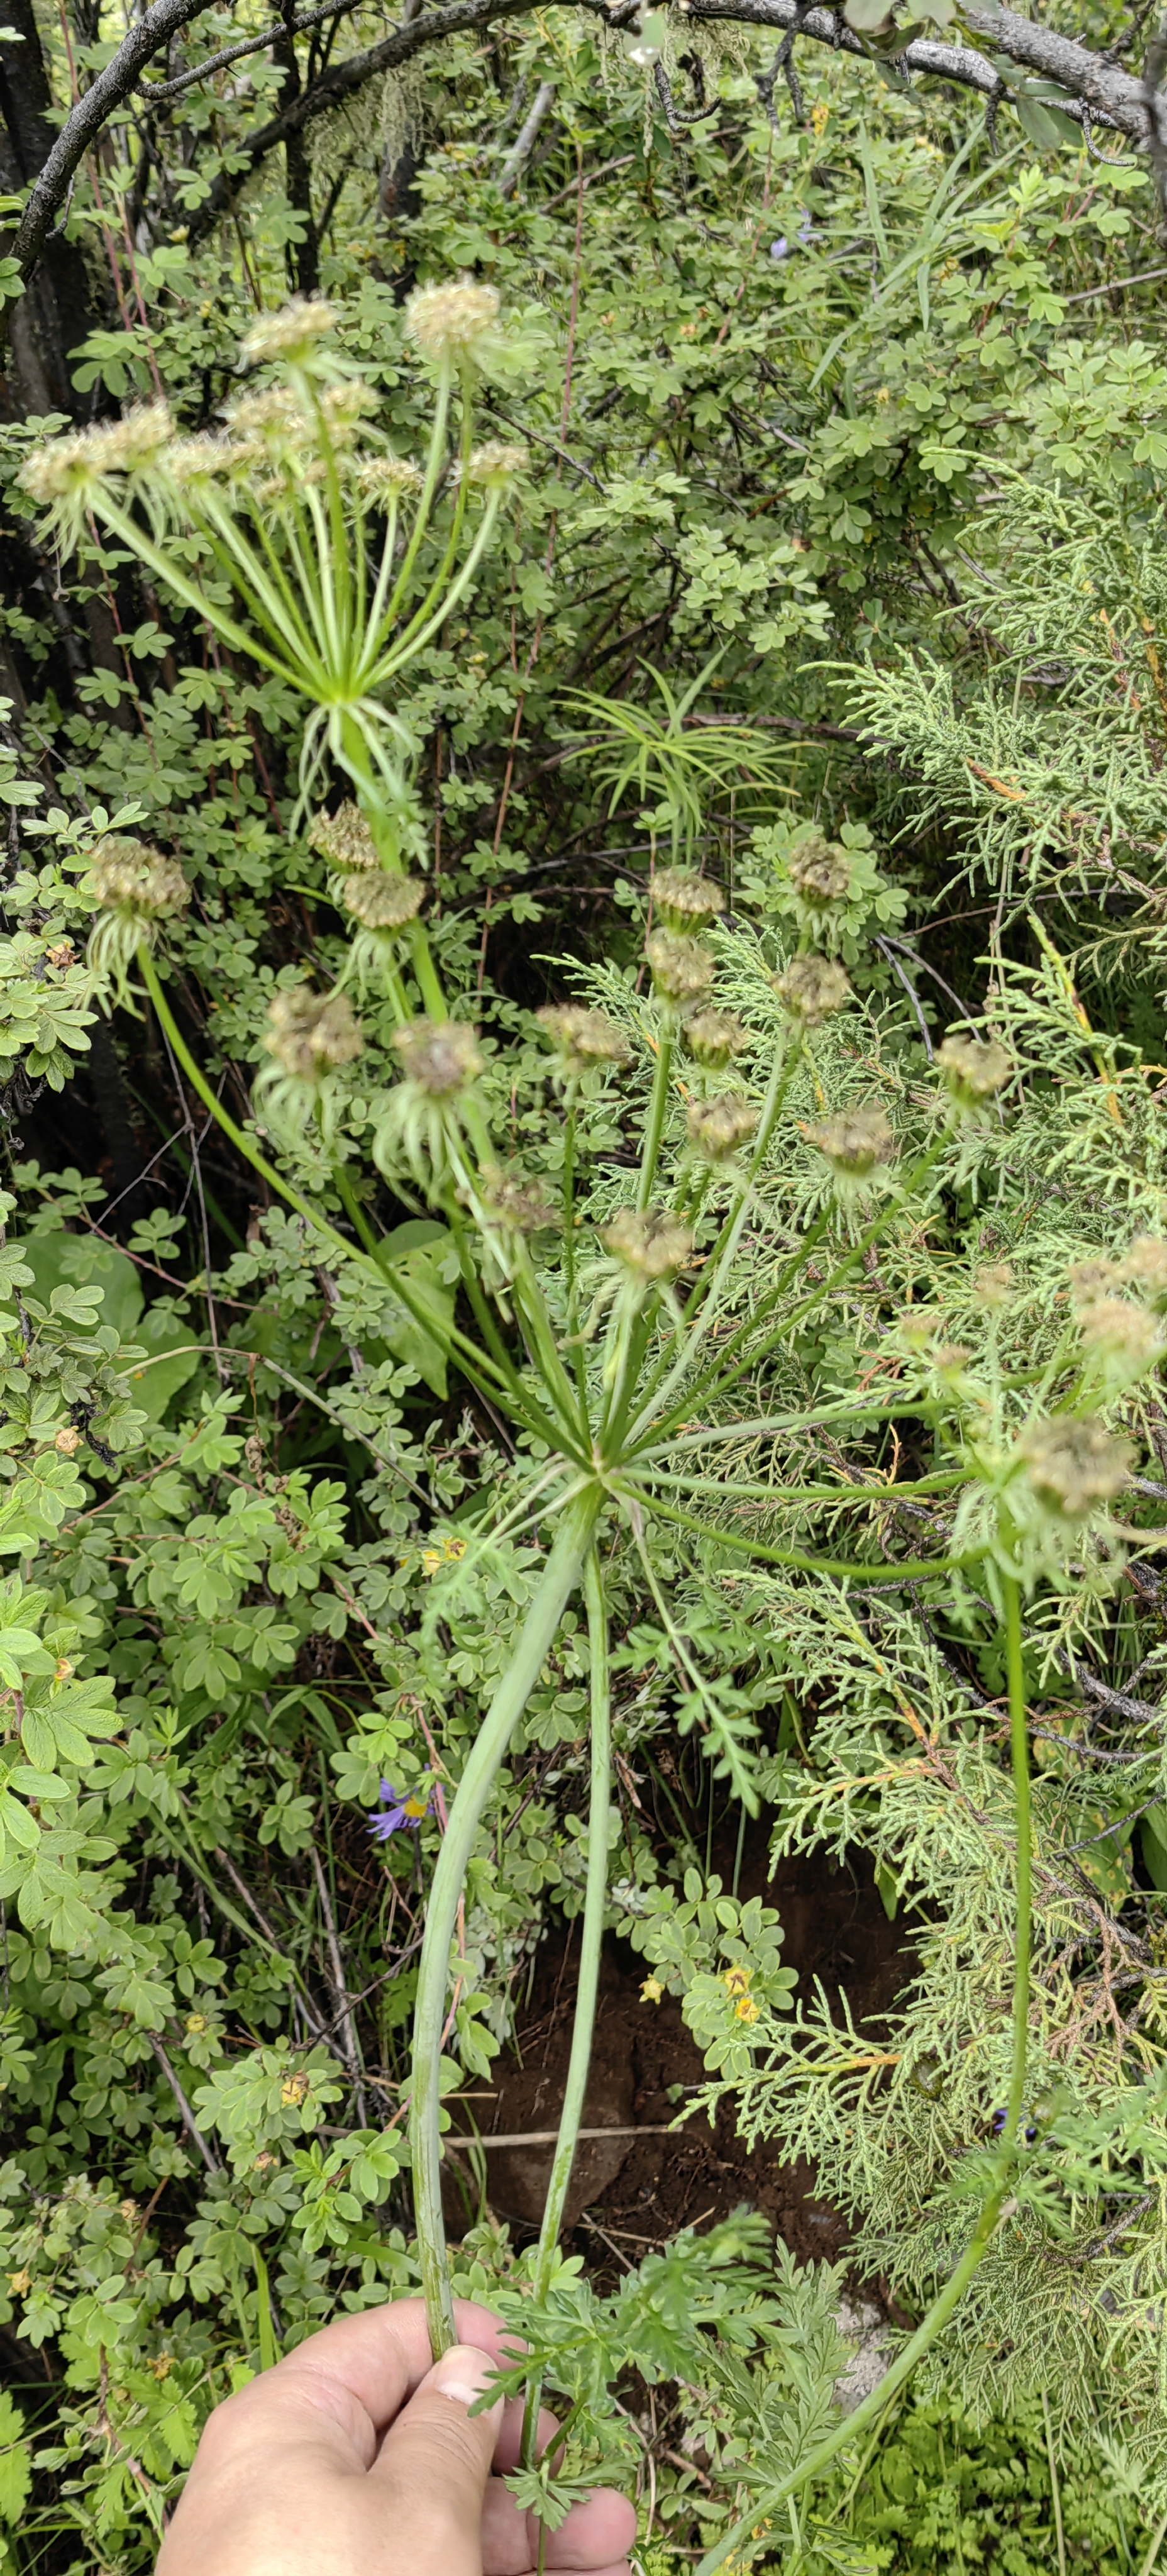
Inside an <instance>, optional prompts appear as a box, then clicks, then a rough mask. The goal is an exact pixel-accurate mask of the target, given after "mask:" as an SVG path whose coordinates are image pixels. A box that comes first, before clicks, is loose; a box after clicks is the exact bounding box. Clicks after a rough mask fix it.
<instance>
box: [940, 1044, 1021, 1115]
mask: <svg viewBox="0 0 1167 2576" xmlns="http://www.w3.org/2000/svg"><path fill="white" fill-rule="evenodd" d="M936 1067H937V1071H938V1072H939V1073H940V1075H941V1076H942V1078H943V1081H944V1083H945V1085H946V1086H947V1089H948V1091H949V1092H950V1094H951V1097H952V1100H953V1103H954V1105H955V1107H956V1108H957V1109H958V1110H962V1111H963V1112H964V1115H965V1116H966V1117H974V1118H975V1117H983V1116H984V1113H985V1110H986V1109H987V1107H988V1104H989V1102H990V1101H991V1100H993V1099H995V1097H996V1094H997V1093H998V1092H999V1091H1001V1090H1003V1089H1004V1086H1005V1084H1006V1083H1007V1082H1008V1080H1009V1076H1010V1074H1011V1073H1012V1071H1013V1064H1012V1059H1011V1058H1010V1056H1009V1055H1008V1053H1007V1052H1006V1049H1005V1048H1004V1047H1003V1046H1001V1045H1000V1043H999V1041H998V1040H997V1039H996V1038H962V1037H951V1038H945V1039H944V1041H943V1044H942V1045H940V1046H938V1047H937V1049H936Z"/></svg>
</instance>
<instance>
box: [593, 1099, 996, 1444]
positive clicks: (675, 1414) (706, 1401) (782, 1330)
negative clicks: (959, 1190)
mask: <svg viewBox="0 0 1167 2576" xmlns="http://www.w3.org/2000/svg"><path fill="white" fill-rule="evenodd" d="M945 1142H946V1138H945V1137H941V1138H940V1139H939V1140H938V1142H937V1143H936V1144H934V1145H931V1146H929V1148H928V1151H927V1153H926V1154H922V1155H921V1156H920V1159H919V1161H918V1163H916V1165H915V1167H914V1169H913V1170H912V1171H911V1172H910V1173H909V1175H908V1178H907V1180H906V1182H905V1183H904V1186H903V1189H902V1190H900V1191H898V1192H897V1194H896V1197H895V1198H894V1199H892V1200H889V1202H888V1204H887V1205H886V1206H885V1207H884V1208H883V1209H882V1210H881V1213H880V1214H879V1216H877V1217H875V1218H873V1220H872V1222H871V1224H870V1225H869V1226H868V1227H867V1229H866V1231H865V1232H864V1233H863V1234H861V1235H860V1237H859V1241H858V1242H857V1243H855V1244H853V1245H852V1247H851V1250H850V1252H848V1253H847V1254H845V1256H844V1258H843V1260H842V1261H840V1262H839V1264H838V1266H837V1268H836V1269H834V1270H832V1272H831V1274H830V1276H829V1278H827V1279H824V1280H822V1281H821V1283H820V1284H819V1286H818V1287H816V1288H814V1289H812V1291H811V1293H810V1295H809V1296H808V1297H804V1298H803V1299H802V1301H801V1303H800V1304H799V1305H797V1306H792V1307H791V1309H790V1312H789V1314H787V1315H784V1316H783V1318H782V1321H781V1323H780V1324H779V1325H778V1326H777V1327H776V1328H775V1330H774V1332H773V1334H772V1336H771V1338H770V1340H769V1341H764V1342H761V1343H753V1344H752V1346H750V1347H745V1349H744V1357H742V1358H740V1359H736V1358H735V1354H736V1353H738V1352H739V1351H742V1350H743V1347H744V1346H746V1345H750V1344H751V1336H752V1335H753V1334H754V1333H755V1332H756V1330H757V1327H758V1325H759V1324H760V1323H761V1322H762V1321H763V1319H764V1318H765V1317H766V1316H767V1315H769V1314H771V1313H772V1312H773V1310H774V1308H775V1306H776V1305H778V1304H779V1303H780V1301H781V1299H782V1297H783V1295H784V1294H785V1290H786V1285H787V1281H788V1279H789V1276H790V1273H791V1271H792V1269H794V1268H796V1267H797V1266H798V1265H799V1264H800V1263H801V1261H802V1260H803V1258H804V1256H805V1253H806V1251H807V1249H808V1248H809V1244H810V1242H811V1239H812V1238H811V1236H807V1237H806V1239H805V1241H804V1243H803V1245H802V1248H801V1251H800V1252H799V1253H798V1254H797V1255H796V1256H795V1259H794V1260H793V1261H791V1262H788V1263H787V1265H786V1268H785V1270H784V1271H783V1274H782V1276H781V1278H780V1279H779V1280H778V1281H777V1282H776V1284H775V1285H774V1287H773V1288H771V1289H768V1290H767V1292H766V1295H765V1296H764V1297H761V1298H759V1300H758V1303H757V1306H756V1307H755V1309H754V1312H753V1313H752V1315H751V1316H750V1317H749V1318H748V1320H747V1321H746V1322H745V1323H744V1324H739V1325H738V1328H737V1330H736V1332H734V1333H731V1335H730V1338H729V1340H728V1342H727V1343H726V1346H725V1349H724V1350H723V1351H719V1352H718V1355H717V1358H716V1360H715V1362H714V1364H713V1367H712V1368H711V1369H709V1370H708V1371H707V1372H706V1374H705V1376H704V1377H698V1378H691V1377H689V1374H688V1373H689V1367H690V1354H689V1352H688V1351H687V1350H686V1351H684V1352H682V1355H681V1357H680V1359H679V1360H678V1361H677V1363H676V1367H675V1368H674V1370H673V1372H672V1375H671V1376H670V1378H669V1380H668V1382H667V1384H666V1385H665V1386H664V1387H663V1388H662V1390H661V1393H660V1396H659V1399H657V1398H656V1397H655V1395H654V1398H653V1401H658V1400H659V1402H660V1403H662V1404H666V1403H667V1402H668V1399H669V1395H670V1393H671V1390H672V1387H673V1384H674V1382H678V1383H679V1382H680V1381H681V1380H683V1379H684V1380H687V1383H686V1384H685V1385H684V1392H683V1394H682V1395H681V1397H680V1400H679V1402H678V1403H677V1404H676V1405H675V1406H674V1407H673V1410H672V1412H671V1413H665V1414H663V1415H657V1416H656V1417H655V1418H653V1419H652V1420H651V1421H650V1419H649V1415H648V1410H647V1407H646V1409H645V1412H644V1413H642V1414H641V1417H640V1420H639V1421H638V1422H636V1423H635V1424H634V1425H633V1431H632V1438H633V1440H638V1439H639V1438H640V1436H641V1433H642V1431H647V1430H651V1431H652V1432H653V1433H654V1435H656V1436H657V1437H659V1436H660V1435H661V1434H662V1433H664V1432H667V1431H670V1430H671V1429H672V1426H673V1424H674V1423H675V1422H678V1421H680V1420H681V1419H682V1418H683V1416H684V1414H685V1413H691V1412H693V1411H695V1410H700V1409H703V1408H704V1407H705V1406H707V1405H711V1404H719V1403H720V1402H721V1399H722V1397H723V1396H724V1395H726V1394H728V1392H729V1389H730V1387H731V1386H736V1384H737V1381H738V1379H739V1378H740V1377H744V1376H745V1375H746V1372H747V1371H748V1370H749V1369H752V1368H759V1367H760V1366H761V1364H762V1362H763V1361H764V1360H766V1359H768V1358H769V1357H770V1354H771V1352H772V1351H773V1350H775V1349H776V1348H777V1345H778V1343H779V1342H780V1341H782V1340H784V1339H785V1338H786V1337H787V1336H788V1335H789V1334H790V1333H791V1332H792V1331H793V1329H794V1327H795V1325H796V1324H804V1323H805V1322H806V1319H807V1316H808V1315H811V1314H813V1313H814V1310H815V1308H816V1306H821V1305H823V1304H824V1303H825V1301H826V1300H827V1298H829V1297H833V1296H834V1293H835V1291H836V1289H837V1288H839V1287H841V1285H842V1283H843V1281H844V1279H846V1278H847V1277H848V1276H849V1275H850V1273H851V1271H852V1270H854V1269H855V1267H856V1265H857V1263H859V1262H860V1261H862V1259H863V1255H864V1253H865V1252H867V1251H868V1250H869V1249H870V1247H871V1245H872V1244H873V1243H875V1242H876V1241H877V1240H878V1238H879V1236H880V1234H881V1233H882V1231H883V1228H884V1226H885V1225H887V1224H888V1223H889V1222H890V1220H891V1218H892V1216H893V1215H894V1214H895V1212H896V1209H897V1208H898V1207H901V1206H902V1205H903V1204H904V1202H905V1201H906V1200H907V1199H908V1198H909V1196H910V1195H911V1193H912V1192H913V1191H914V1190H915V1189H916V1188H917V1187H918V1186H919V1183H920V1182H921V1181H922V1180H923V1179H924V1178H925V1175H926V1174H927V1173H928V1172H929V1171H930V1170H931V1168H932V1165H933V1164H934V1163H935V1161H936V1160H937V1157H938V1155H939V1154H940V1153H941V1152H942V1151H943V1147H944V1144H945ZM819 1224H820V1227H821V1225H822V1220H819ZM812 1231H813V1230H812ZM712 1311H713V1310H712V1308H711V1307H710V1306H709V1305H706V1307H705V1308H704V1309H703V1312H702V1316H701V1323H702V1327H704V1325H705V1324H706V1323H707V1322H708V1320H709V1316H710V1314H711V1313H712ZM727 1362H732V1363H733V1365H731V1366H727V1365H726V1363H727Z"/></svg>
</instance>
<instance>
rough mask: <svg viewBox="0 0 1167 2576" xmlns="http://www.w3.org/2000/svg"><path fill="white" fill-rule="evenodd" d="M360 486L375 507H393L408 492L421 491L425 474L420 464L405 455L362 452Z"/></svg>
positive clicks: (357, 469)
mask: <svg viewBox="0 0 1167 2576" xmlns="http://www.w3.org/2000/svg"><path fill="white" fill-rule="evenodd" d="M354 470H355V476H356V482H357V487H358V489H359V491H360V492H361V493H362V494H363V496H364V499H365V500H366V501H371V502H372V503H373V505H374V508H379V509H382V510H387V509H389V508H390V507H391V506H392V504H393V503H394V502H396V501H401V500H404V498H405V495H406V493H407V492H408V493H414V492H420V490H421V488H422V477H421V475H420V474H419V473H418V470H417V467H416V465H411V464H410V463H409V461H408V458H406V457H404V456H373V455H369V456H358V457H357V459H356V464H355V469H354Z"/></svg>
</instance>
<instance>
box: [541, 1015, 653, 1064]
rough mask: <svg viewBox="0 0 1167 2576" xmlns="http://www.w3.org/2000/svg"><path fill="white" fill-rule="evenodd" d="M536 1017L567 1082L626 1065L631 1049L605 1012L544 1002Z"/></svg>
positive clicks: (621, 1030)
mask: <svg viewBox="0 0 1167 2576" xmlns="http://www.w3.org/2000/svg"><path fill="white" fill-rule="evenodd" d="M535 1017H536V1019H537V1020H538V1022H539V1026H540V1028H541V1029H545V1030H546V1032H547V1035H548V1037H549V1038H550V1040H551V1043H552V1045H553V1046H554V1047H555V1048H556V1049H557V1051H558V1054H559V1060H560V1069H561V1071H562V1074H563V1078H564V1080H565V1081H567V1082H580V1081H582V1079H583V1077H584V1075H585V1074H588V1073H593V1072H595V1071H597V1070H598V1068H599V1067H600V1066H602V1065H605V1064H627V1063H628V1061H629V1058H630V1056H631V1054H632V1049H631V1047H630V1045H629V1043H628V1040H627V1038H626V1036H625V1034H624V1031H623V1029H622V1028H619V1027H618V1026H617V1024H616V1022H615V1020H610V1019H609V1018H608V1015H607V1012H606V1011H588V1010H584V1009H583V1008H582V1006H578V1005H576V1004H575V1003H572V1002H546V1003H544V1006H543V1008H542V1010H540V1011H536V1013H535Z"/></svg>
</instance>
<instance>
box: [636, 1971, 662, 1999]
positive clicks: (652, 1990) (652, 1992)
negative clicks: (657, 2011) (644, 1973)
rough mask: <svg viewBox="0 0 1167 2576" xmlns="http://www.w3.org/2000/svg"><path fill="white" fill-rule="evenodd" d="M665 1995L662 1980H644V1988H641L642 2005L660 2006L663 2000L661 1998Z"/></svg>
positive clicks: (649, 1978) (657, 1978) (647, 1978)
mask: <svg viewBox="0 0 1167 2576" xmlns="http://www.w3.org/2000/svg"><path fill="white" fill-rule="evenodd" d="M663 1993H664V1987H663V1986H662V1984H661V1981H660V1978H659V1977H646V1978H645V1980H644V1984H643V1985H642V1987H641V1989H640V2000H641V2003H642V2004H659V2002H660V1999H661V1996H662V1995H663Z"/></svg>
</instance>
